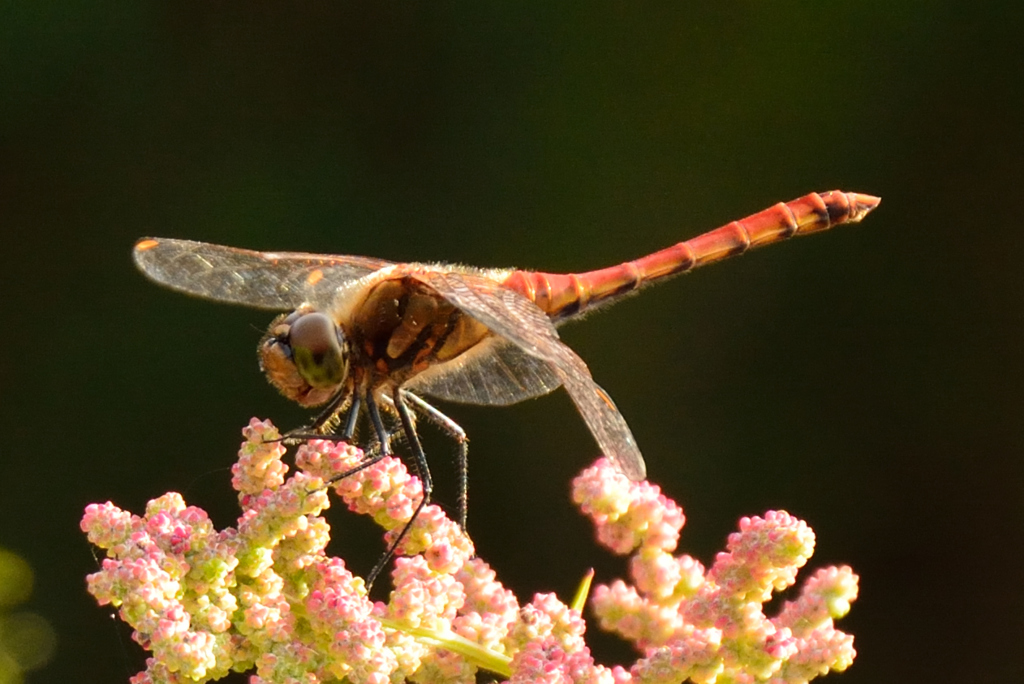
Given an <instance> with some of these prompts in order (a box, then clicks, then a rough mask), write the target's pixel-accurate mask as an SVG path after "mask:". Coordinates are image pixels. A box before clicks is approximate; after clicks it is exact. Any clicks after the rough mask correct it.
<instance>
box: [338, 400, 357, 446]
mask: <svg viewBox="0 0 1024 684" xmlns="http://www.w3.org/2000/svg"><path fill="white" fill-rule="evenodd" d="M361 402H362V400H361V399H360V398H359V395H358V394H357V395H355V396H354V397H352V404H351V406H349V407H348V418H347V419H346V420H345V429H344V430H342V431H341V437H342V439H344V440H345V441H346V442H350V441H352V437H353V435H355V434H356V422H357V421H358V420H359V409H360V408H362V407H361Z"/></svg>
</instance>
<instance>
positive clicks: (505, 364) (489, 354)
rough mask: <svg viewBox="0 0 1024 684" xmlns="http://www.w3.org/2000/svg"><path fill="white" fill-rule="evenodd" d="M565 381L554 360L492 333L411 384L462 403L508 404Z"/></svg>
mask: <svg viewBox="0 0 1024 684" xmlns="http://www.w3.org/2000/svg"><path fill="white" fill-rule="evenodd" d="M561 384H562V381H561V380H560V379H559V378H558V375H557V374H556V373H555V371H554V369H552V367H551V364H549V363H548V362H547V361H544V360H543V359H540V358H537V357H536V356H530V355H529V354H527V353H526V352H525V351H523V350H522V349H521V348H520V347H519V346H518V345H516V344H514V343H512V342H509V341H508V340H506V339H504V338H501V337H492V338H490V339H489V340H488V341H486V342H483V343H481V344H479V345H477V346H476V347H474V348H473V349H472V350H470V351H468V352H466V353H465V354H463V355H461V356H459V357H458V358H457V359H455V360H453V361H450V362H448V363H446V364H443V365H440V366H434V367H432V368H429V369H427V370H426V371H424V372H422V373H420V374H419V375H417V376H415V377H414V378H413V379H412V380H411V381H410V382H409V384H408V388H409V389H411V390H413V391H415V392H417V393H420V394H428V395H430V396H432V397H437V398H438V399H445V400H447V401H454V402H458V403H460V404H482V405H489V406H508V405H509V404H515V403H517V402H520V401H524V400H526V399H532V398H533V397H539V396H541V395H542V394H547V393H548V392H552V391H554V390H556V389H558V387H559V386H560V385H561Z"/></svg>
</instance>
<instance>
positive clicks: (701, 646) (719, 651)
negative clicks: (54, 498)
mask: <svg viewBox="0 0 1024 684" xmlns="http://www.w3.org/2000/svg"><path fill="white" fill-rule="evenodd" d="M243 434H244V436H245V440H246V441H245V442H244V443H243V445H242V448H241V450H240V451H239V460H238V462H237V463H236V464H235V466H234V468H233V475H234V476H233V478H232V486H233V487H234V488H235V490H236V491H237V493H238V499H239V503H240V505H241V509H242V513H241V515H240V516H239V518H238V523H237V525H236V526H235V527H229V528H226V529H223V530H217V529H215V528H214V526H213V524H212V523H211V522H210V519H209V517H208V516H207V515H206V513H205V512H204V511H202V510H201V509H199V508H196V507H193V506H187V505H186V504H185V502H184V500H183V499H182V497H181V495H179V494H176V493H169V494H165V495H164V496H162V497H160V498H158V499H154V500H153V501H151V502H150V503H149V505H148V506H147V508H146V513H145V515H144V516H142V517H139V516H136V515H132V514H131V513H128V512H126V511H123V510H121V509H119V508H117V507H116V506H114V504H112V503H106V504H92V505H90V506H89V507H88V508H87V509H86V513H85V516H84V517H83V519H82V529H83V531H85V532H86V533H87V534H88V537H89V540H90V541H91V542H92V543H93V544H95V545H96V546H98V547H100V548H102V549H104V550H105V552H106V555H107V558H106V560H104V561H103V565H102V568H101V570H100V571H99V572H97V573H95V574H92V575H90V576H89V578H88V588H89V591H90V593H92V594H93V596H94V597H95V598H96V600H97V601H98V602H99V603H100V604H101V605H106V604H111V605H113V606H116V607H117V608H118V609H119V614H120V616H121V618H122V619H123V620H125V621H126V622H127V623H128V624H130V625H131V626H132V628H133V629H134V638H135V640H136V641H137V642H138V643H139V644H141V645H142V646H143V648H145V649H147V650H148V651H150V653H151V656H150V657H149V659H148V661H147V664H148V666H147V669H146V670H145V671H144V672H141V673H139V674H138V675H136V676H135V677H133V678H132V680H131V681H132V682H134V683H135V684H143V683H148V682H154V683H156V682H161V683H163V682H167V683H179V682H181V683H184V682H207V681H213V680H216V679H219V678H221V677H223V676H225V675H226V674H227V673H228V672H230V671H237V672H246V671H251V672H254V674H253V675H252V676H251V679H250V681H251V682H252V683H253V684H259V683H262V682H267V683H270V682H275V683H278V682H280V683H284V682H287V683H299V682H301V683H303V684H316V683H319V682H335V681H349V682H354V683H356V684H361V683H364V682H366V683H369V684H384V683H386V682H402V681H412V682H418V683H422V684H427V683H429V682H467V683H469V682H475V681H476V673H477V671H478V670H480V669H483V670H488V671H490V672H493V673H496V674H497V675H499V676H500V677H502V678H505V679H507V680H508V681H509V682H515V683H518V682H523V683H526V682H539V683H543V684H547V683H551V684H555V683H558V684H562V683H566V684H567V683H569V682H594V683H600V684H613V683H616V684H624V683H626V682H642V683H644V684H648V683H649V684H660V683H662V682H664V683H668V682H681V681H684V680H687V679H689V680H691V681H694V682H700V683H708V684H710V683H712V682H718V683H721V684H725V683H733V682H735V683H747V682H771V683H773V684H783V683H794V682H806V681H809V680H810V679H813V678H815V677H816V676H818V675H821V674H825V673H827V672H828V671H829V670H843V669H845V668H846V667H848V666H849V665H850V663H851V662H852V660H853V657H854V654H855V653H854V650H853V638H852V637H851V636H849V635H847V634H844V633H843V632H841V631H839V630H837V629H836V628H835V627H834V625H833V619H835V618H839V617H842V616H843V615H845V614H846V612H847V611H848V610H849V607H850V602H851V601H852V600H853V599H854V598H856V595H857V577H856V575H854V574H853V572H852V571H851V570H850V568H848V567H831V568H825V569H823V570H819V571H817V572H816V573H814V574H813V575H812V576H811V577H810V578H809V579H807V580H806V581H805V582H804V584H803V587H802V590H801V592H800V594H799V595H798V597H797V598H796V599H795V600H793V601H790V602H787V603H786V604H785V605H784V606H783V607H782V609H781V610H780V611H779V613H778V614H777V615H775V616H774V617H770V618H769V617H767V616H766V615H765V614H764V612H763V609H762V608H763V604H764V603H765V602H766V601H768V600H769V599H770V598H771V596H772V593H773V592H775V591H779V590H781V589H785V588H786V587H788V586H791V585H792V584H794V583H795V582H796V575H797V571H798V569H799V568H800V567H802V566H803V565H804V564H805V563H806V562H807V559H808V558H809V557H810V555H811V553H812V551H813V547H814V533H813V532H812V531H811V529H810V528H809V527H808V526H807V525H806V524H805V523H804V522H802V521H800V520H798V519H796V518H794V517H793V516H791V515H789V514H788V513H785V512H784V511H769V512H768V513H767V514H765V516H764V517H763V518H757V517H755V518H743V519H742V520H741V521H740V529H739V531H738V532H736V533H734V534H732V535H730V537H729V540H728V544H727V550H726V551H724V552H722V553H719V554H718V556H717V557H716V559H715V561H714V563H713V564H712V565H711V567H710V568H708V569H705V568H704V567H703V566H702V565H701V564H700V563H699V562H698V561H696V560H694V559H693V558H691V557H689V556H686V555H673V552H674V551H675V548H676V544H677V542H678V538H679V530H680V529H681V528H682V525H683V522H684V516H683V512H682V510H681V509H680V508H679V507H678V506H677V505H676V504H675V503H674V502H672V501H671V500H669V499H667V498H666V497H665V496H664V495H662V494H661V493H660V490H659V489H658V487H656V486H654V485H652V484H649V483H647V482H640V483H632V482H629V481H628V480H627V479H626V478H625V477H624V476H622V475H621V474H619V473H618V472H617V471H616V470H615V469H614V468H613V467H612V466H611V465H610V464H609V463H607V462H606V461H605V460H603V459H602V460H599V461H598V462H597V463H595V464H594V465H593V466H592V467H590V468H588V469H587V470H585V471H584V472H583V473H582V474H581V475H580V476H579V477H577V478H576V480H575V481H574V483H573V498H574V500H575V502H576V503H577V504H578V505H579V506H580V508H581V510H582V511H583V512H584V513H585V514H587V515H588V516H589V517H590V518H591V519H592V520H593V521H594V523H595V526H596V528H597V534H598V539H599V540H600V541H601V543H602V544H604V545H605V546H607V547H608V548H609V549H611V550H612V551H614V552H615V553H619V554H632V559H631V562H630V574H631V578H632V583H627V582H625V581H623V580H615V581H614V582H612V583H611V584H610V585H600V586H597V587H596V588H595V590H594V592H593V600H592V607H593V609H594V612H595V613H596V615H597V620H598V624H599V625H600V626H601V627H602V628H603V629H606V630H610V631H613V632H615V633H617V634H619V635H621V636H622V637H623V638H625V639H628V640H630V641H631V642H633V643H634V644H635V645H636V647H637V648H638V650H639V651H640V653H641V657H640V658H639V659H638V660H637V661H636V662H635V663H633V664H631V665H629V666H628V667H623V666H614V667H605V666H603V665H598V664H596V663H595V662H594V659H593V658H592V657H591V655H590V651H589V649H588V648H587V646H586V643H585V641H584V638H583V637H584V631H585V627H586V625H585V623H584V621H583V618H582V616H581V611H582V608H583V603H584V600H585V594H586V592H585V590H584V591H581V592H580V593H579V595H578V596H577V597H576V598H575V599H574V600H573V601H572V602H571V603H570V604H569V605H566V604H565V603H563V602H562V601H561V600H559V599H558V598H557V597H556V596H555V595H553V594H538V595H536V596H534V598H533V600H532V601H530V602H529V603H527V604H520V603H519V602H518V600H517V599H516V597H515V596H514V595H513V594H512V592H511V591H509V590H508V589H506V588H505V587H504V586H503V585H502V584H501V583H500V582H498V581H497V579H496V574H495V572H494V571H493V570H492V569H491V568H490V567H489V566H488V565H487V564H486V563H485V562H484V561H483V560H481V559H479V558H475V557H474V551H473V545H472V543H471V542H470V540H469V539H468V538H467V537H466V536H465V535H464V534H463V533H462V532H461V530H460V529H459V527H458V525H456V524H455V523H454V522H452V521H450V520H449V519H448V518H447V517H446V516H445V515H444V513H443V512H442V511H441V509H440V508H438V507H437V506H433V505H431V506H427V507H425V508H424V509H423V511H422V512H421V514H420V515H419V516H418V517H417V518H416V520H415V521H414V523H413V525H412V528H411V529H410V531H409V533H408V534H406V536H405V537H404V538H403V539H402V541H401V543H400V545H399V548H398V549H397V551H398V553H399V554H402V557H399V558H398V559H397V560H396V561H395V565H394V570H393V571H392V581H393V585H394V589H393V591H392V592H391V595H390V599H389V601H388V602H387V603H384V602H380V601H377V602H374V601H371V600H370V599H369V598H368V596H367V591H366V587H365V586H364V583H363V580H362V579H361V578H359V577H356V576H354V575H353V574H352V573H351V572H349V571H348V570H347V569H346V567H345V563H344V561H343V560H342V559H340V558H336V557H332V556H329V555H327V554H326V552H325V549H326V547H327V543H328V541H329V526H328V524H327V522H326V521H325V520H324V519H323V517H321V513H322V512H323V510H324V509H326V508H327V507H328V506H329V505H330V499H329V498H328V493H327V489H326V488H325V487H324V483H325V482H326V481H329V480H330V479H331V477H332V476H334V475H336V474H339V473H343V472H346V471H347V470H350V469H351V468H352V467H353V466H355V465H357V464H359V463H360V461H361V460H362V458H363V455H362V453H361V452H360V451H359V450H357V449H355V448H353V447H351V446H348V445H345V444H341V443H333V442H329V441H324V440H317V441H311V442H309V443H307V444H305V445H303V446H302V447H300V448H299V449H298V451H297V453H296V457H295V460H296V466H297V472H295V473H293V474H292V475H290V476H288V466H287V465H285V464H284V463H283V462H282V460H281V457H282V456H283V455H284V447H283V446H282V445H281V443H280V442H277V441H274V440H276V439H278V437H279V436H280V435H279V434H278V431H277V430H276V428H274V426H273V425H272V424H270V423H269V422H261V421H258V420H255V419H253V420H252V421H251V422H250V424H249V426H248V427H247V428H246V429H245V430H244V431H243ZM331 488H332V489H334V491H335V492H336V493H337V494H338V495H339V496H340V497H341V499H342V500H343V501H344V502H345V504H346V505H347V506H348V507H349V509H351V510H352V511H355V512H357V513H362V514H365V515H370V516H372V517H373V519H374V520H375V521H376V522H377V523H378V524H380V525H381V526H382V527H383V528H384V529H385V530H387V533H386V536H387V537H388V538H389V539H390V538H393V537H394V536H395V535H397V534H398V533H399V532H400V530H401V529H402V526H403V525H404V524H405V523H406V522H407V521H408V519H409V518H410V517H411V515H412V513H413V511H414V509H415V505H416V503H417V502H418V501H419V499H420V497H421V496H422V489H421V488H420V484H419V481H418V480H417V479H416V478H415V477H413V476H411V475H409V474H408V472H407V471H406V469H405V467H404V466H403V465H402V464H401V462H400V461H398V460H397V459H394V458H385V459H382V460H381V461H380V462H378V463H376V464H374V465H372V466H370V467H368V468H366V469H364V470H362V471H360V472H358V473H356V474H354V475H351V476H349V477H346V478H344V479H342V480H340V481H338V482H336V483H334V484H332V485H331Z"/></svg>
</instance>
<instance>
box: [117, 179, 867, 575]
mask: <svg viewBox="0 0 1024 684" xmlns="http://www.w3.org/2000/svg"><path fill="white" fill-rule="evenodd" d="M879 201H880V200H879V198H877V197H872V196H870V195H862V194H858V193H847V192H840V191H832V192H826V193H821V194H819V193H811V194H809V195H806V196H804V197H801V198H800V199H797V200H793V201H792V202H787V203H779V204H776V205H775V206H773V207H771V208H769V209H766V210H764V211H762V212H760V213H757V214H754V215H753V216H749V217H747V218H745V219H743V220H741V221H733V222H732V223H729V224H726V225H724V226H722V227H721V228H717V229H715V230H712V231H711V232H708V233H705V234H703V235H700V236H698V237H695V238H693V239H691V240H687V241H685V242H680V243H679V244H677V245H674V246H672V247H668V248H667V249H663V250H661V251H659V252H655V253H653V254H650V255H648V256H645V257H641V258H640V259H637V260H635V261H627V262H625V263H622V264H619V265H617V266H611V267H609V268H603V269H600V270H597V271H589V272H586V273H577V274H554V273H537V272H533V271H520V270H511V269H504V270H502V269H477V268H466V267H462V266H450V265H443V264H420V263H392V262H389V261H384V260H382V259H372V258H367V257H358V256H332V255H322V254H304V253H294V252H255V251H250V250H245V249H237V248H234V247H224V246H220V245H211V244H206V243H202V242H192V241H188V240H173V239H165V238H144V239H141V240H139V241H138V243H136V245H135V263H136V264H137V265H138V267H139V268H140V269H141V270H142V272H143V273H144V274H146V275H147V276H148V277H149V278H151V279H152V280H154V281H156V282H157V283H160V284H161V285H165V286H167V287H169V288H171V289H174V290H178V291H181V292H185V293H187V294H190V295H195V296H198V297H204V298H206V299H213V300H216V301H221V302H230V303H233V304H242V305H244V306H249V307H255V308H259V309H270V310H276V311H286V312H289V313H284V314H281V315H280V316H278V317H277V318H275V319H274V321H273V322H272V323H271V324H270V327H269V329H268V330H267V333H266V334H265V335H264V336H263V338H262V340H261V341H260V343H259V357H260V361H261V365H262V368H263V371H264V372H265V373H266V375H267V378H268V379H269V380H270V382H271V383H272V384H273V385H274V386H276V387H277V389H278V390H280V391H281V393H282V394H283V395H284V396H286V397H288V398H289V399H292V400H294V401H296V402H298V403H299V404H301V405H303V406H310V407H313V406H325V409H324V410H323V411H322V412H321V413H320V415H319V416H318V417H317V418H316V420H315V421H314V422H313V424H312V426H311V428H308V429H306V430H307V431H306V433H305V435H304V436H308V435H309V434H310V432H311V433H314V434H324V435H330V436H338V437H340V438H342V439H345V440H351V439H352V437H353V435H354V434H355V430H356V426H357V422H358V419H359V417H360V415H362V414H363V413H365V414H366V415H367V416H368V420H369V423H370V425H371V426H372V429H373V433H374V436H375V438H376V440H377V444H379V449H378V450H377V452H376V455H374V456H371V457H369V458H368V459H367V461H366V465H368V464H369V463H372V462H374V461H376V460H378V459H379V458H382V457H383V456H384V455H387V454H389V453H391V448H390V437H391V434H392V432H391V431H390V430H389V428H388V426H387V425H386V424H385V418H389V419H390V421H391V422H392V423H393V421H394V419H395V417H397V420H398V426H396V429H397V427H399V426H400V429H401V430H402V431H403V432H404V434H405V436H406V439H407V440H408V443H409V445H410V449H411V451H412V452H413V456H414V458H415V460H416V465H417V466H418V469H419V472H420V476H421V478H422V480H423V490H424V497H423V501H422V502H421V503H420V505H419V508H417V510H416V513H418V512H419V510H420V509H421V508H422V506H423V505H424V504H425V503H426V502H427V501H428V500H429V498H430V493H431V489H432V486H431V479H430V471H429V469H428V468H427V463H426V458H425V455H424V453H423V449H422V447H421V445H420V442H419V438H418V437H417V435H416V430H415V415H414V414H419V415H421V416H424V417H426V418H428V419H430V420H432V421H434V422H435V423H437V424H438V425H440V426H441V427H442V428H443V429H445V430H446V431H447V432H448V433H449V434H451V435H452V436H453V437H454V438H455V439H456V441H457V443H458V444H459V455H460V466H461V468H460V489H459V502H458V505H459V519H460V523H461V524H462V525H463V529H465V510H466V495H465V492H466V486H465V480H466V477H465V466H466V449H467V442H466V436H465V433H464V432H463V431H462V429H461V428H460V427H459V426H458V425H457V424H456V423H455V422H454V421H452V420H451V419H450V418H448V417H447V416H446V415H444V414H443V413H441V412H440V411H439V410H438V409H436V408H434V407H433V406H432V405H430V404H429V403H427V401H426V400H425V399H424V398H423V397H425V396H429V397H435V398H438V399H443V400H447V401H454V402H463V403H469V404H488V405H506V404H514V403H516V402H519V401H522V400H524V399H528V398H531V397H536V396H539V395H542V394H547V393H548V392H551V391H552V390H554V389H556V388H557V387H559V386H564V387H565V388H566V390H567V391H568V392H569V396H570V397H571V398H572V400H573V402H575V404H576V407H577V408H578V409H579V412H580V415H581V416H582V417H583V420H584V421H585V422H586V424H587V426H588V427H589V428H590V431H591V433H592V434H593V435H594V438H595V439H596V440H597V444H598V446H599V447H600V449H601V451H602V453H603V454H604V455H605V456H607V457H608V458H609V459H611V461H612V462H613V463H614V464H615V465H616V466H617V467H618V468H619V470H621V471H622V472H623V473H624V474H625V475H626V476H627V477H629V478H630V479H632V480H641V479H643V478H644V476H645V472H646V471H645V467H644V460H643V457H642V456H641V455H640V450H639V449H638V448H637V445H636V441H635V440H634V439H633V435H632V433H631V432H630V430H629V426H628V425H627V424H626V421H625V419H624V418H623V417H622V415H621V414H620V413H619V411H618V409H617V408H616V407H615V404H614V402H612V400H611V397H609V396H608V394H607V393H606V392H605V391H604V390H603V389H601V387H600V386H598V384H597V383H595V382H594V380H593V378H592V377H591V375H590V371H589V370H588V369H587V365H586V364H585V363H584V362H583V360H582V359H581V358H580V357H579V356H577V355H576V353H575V352H573V351H572V350H571V349H570V348H569V347H567V346H566V345H565V344H563V343H562V342H561V340H560V339H559V337H558V332H557V330H556V327H557V326H558V325H560V324H562V323H565V322H566V321H569V320H571V319H573V318H574V317H576V316H579V315H581V314H583V313H586V312H588V311H590V310H592V309H594V307H597V306H601V305H604V304H609V303H611V302H614V301H617V300H618V299H621V298H622V297H624V296H625V295H627V294H628V293H630V292H632V291H634V290H637V289H639V288H640V287H643V286H645V285H647V284H648V283H652V282H655V281H658V280H661V279H664V278H668V277H670V276H674V275H678V274H680V273H686V272H688V271H690V270H693V269H694V268H696V267H698V266H703V265H704V264H708V263H711V262H713V261H718V260H720V259H724V258H726V257H729V256H733V255H736V254H742V253H743V252H746V251H747V250H749V249H752V248H754V247H760V246H762V245H767V244H771V243H773V242H777V241H779V240H784V239H786V238H790V237H794V236H798V235H806V234H809V233H815V232H818V231H822V230H826V229H828V228H831V227H832V226H835V225H839V224H841V223H852V222H856V221H860V220H861V219H862V218H863V217H864V216H865V215H866V214H867V213H868V212H870V211H871V210H872V209H874V208H875V207H876V206H878V203H879ZM382 415H383V417H382ZM342 420H344V421H345V422H344V427H343V428H342V429H341V431H340V432H337V428H338V427H340V426H341V421H342ZM361 467H365V465H364V466H361ZM414 517H415V514H414ZM401 536H404V531H403V532H402V534H401V535H400V536H399V541H400V539H401ZM397 543H398V541H396V542H395V544H397ZM389 555H390V554H389ZM374 574H375V573H374Z"/></svg>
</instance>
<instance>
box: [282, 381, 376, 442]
mask: <svg viewBox="0 0 1024 684" xmlns="http://www.w3.org/2000/svg"><path fill="white" fill-rule="evenodd" d="M346 411H348V419H347V420H346V422H345V431H344V432H342V433H341V434H337V433H334V432H333V431H332V430H331V429H330V428H331V426H332V423H334V422H335V421H336V420H337V417H338V416H339V415H341V414H342V413H345V412H346ZM358 417H359V397H358V396H352V395H351V394H349V393H346V392H339V393H338V395H337V396H336V397H334V398H333V399H331V401H330V403H328V404H327V407H326V408H325V409H324V410H323V411H321V412H320V413H319V414H318V415H317V417H316V418H315V419H314V420H313V422H312V423H311V424H310V425H304V426H303V427H300V428H296V429H295V430H289V431H288V432H287V433H286V434H285V435H284V436H283V437H281V440H282V441H283V442H285V443H286V444H296V443H299V442H306V441H309V440H311V439H329V438H331V437H340V438H341V439H342V440H344V441H346V442H348V441H350V440H351V439H352V435H353V434H354V433H355V423H356V419H357V418H358Z"/></svg>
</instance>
